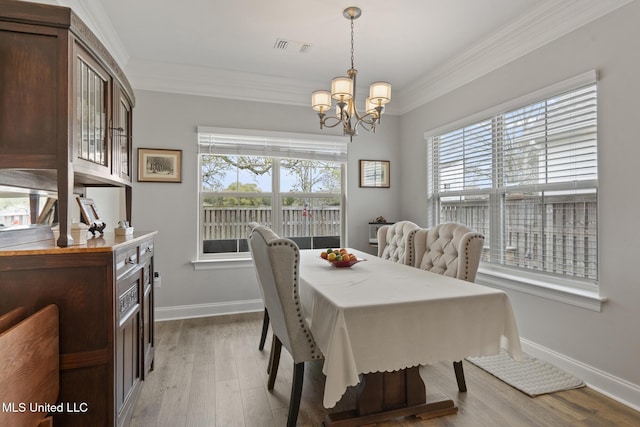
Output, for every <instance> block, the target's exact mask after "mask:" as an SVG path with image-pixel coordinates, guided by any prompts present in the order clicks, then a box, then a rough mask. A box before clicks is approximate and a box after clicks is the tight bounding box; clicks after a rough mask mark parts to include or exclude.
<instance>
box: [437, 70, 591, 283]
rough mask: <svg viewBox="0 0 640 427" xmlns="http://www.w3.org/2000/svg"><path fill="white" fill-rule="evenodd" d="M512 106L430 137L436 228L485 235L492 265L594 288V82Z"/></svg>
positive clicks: (487, 258) (487, 259) (485, 257)
mask: <svg viewBox="0 0 640 427" xmlns="http://www.w3.org/2000/svg"><path fill="white" fill-rule="evenodd" d="M593 76H594V77H595V74H593ZM510 107H512V108H510V109H504V110H502V111H499V110H498V111H496V110H492V111H491V115H488V116H485V117H486V118H485V119H483V120H477V121H474V122H472V123H471V124H468V125H465V126H461V127H458V128H454V129H453V130H449V131H446V132H443V133H438V134H432V135H431V136H429V137H428V138H427V142H428V153H429V159H428V169H429V184H430V185H429V198H428V200H429V204H430V206H429V213H430V222H431V223H432V224H435V223H438V222H445V221H458V222H462V223H466V224H467V225H469V226H471V227H473V228H475V229H477V230H478V231H480V232H482V233H484V234H485V237H486V245H485V246H486V248H485V253H484V254H483V261H485V262H488V263H491V264H496V265H500V266H505V267H508V268H514V269H525V270H529V271H533V272H536V273H544V274H552V275H558V276H563V277H567V278H571V279H572V280H575V279H578V280H580V281H585V282H588V283H595V281H596V280H597V277H598V269H597V266H598V262H597V256H598V248H597V188H598V167H597V86H596V83H595V79H593V81H591V82H581V84H580V85H579V86H578V87H572V88H571V89H565V90H563V91H559V92H557V93H554V94H552V95H547V96H546V97H545V98H542V99H539V100H531V101H530V102H528V103H526V104H520V105H519V106H517V107H513V105H510Z"/></svg>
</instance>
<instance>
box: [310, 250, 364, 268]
mask: <svg viewBox="0 0 640 427" xmlns="http://www.w3.org/2000/svg"><path fill="white" fill-rule="evenodd" d="M320 258H322V259H325V260H327V261H328V262H330V263H331V265H333V266H334V267H339V268H340V267H351V266H352V265H353V264H357V263H359V262H360V261H364V260H363V259H358V257H357V256H355V255H354V254H352V253H349V251H347V250H346V249H344V248H342V249H331V248H329V249H327V250H324V251H322V253H320Z"/></svg>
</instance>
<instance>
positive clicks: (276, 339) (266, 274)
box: [249, 226, 323, 427]
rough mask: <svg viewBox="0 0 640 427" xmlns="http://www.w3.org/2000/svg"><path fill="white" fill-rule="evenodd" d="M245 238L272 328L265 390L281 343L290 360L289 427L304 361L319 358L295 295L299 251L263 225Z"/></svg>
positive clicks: (292, 422) (275, 369) (271, 383)
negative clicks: (292, 367) (289, 355)
mask: <svg viewBox="0 0 640 427" xmlns="http://www.w3.org/2000/svg"><path fill="white" fill-rule="evenodd" d="M249 239H250V243H249V245H250V246H251V247H252V255H253V259H254V262H255V265H256V270H257V273H258V279H259V280H258V281H259V283H260V285H261V286H262V292H263V294H264V302H265V306H266V309H267V311H268V312H269V319H270V321H271V329H272V331H273V343H272V347H271V360H270V362H269V364H270V368H269V380H268V381H267V389H268V390H273V386H274V384H275V380H276V375H277V373H278V365H279V363H280V351H281V348H282V346H284V348H285V349H287V351H288V352H289V353H290V354H291V357H292V358H293V362H294V370H293V381H292V386H291V401H290V403H289V414H288V418H287V427H293V426H295V425H296V421H297V419H298V411H299V409H300V398H301V395H302V381H303V378H304V364H305V362H307V361H310V360H314V359H322V358H323V356H322V353H321V352H320V350H319V349H318V347H317V346H316V343H315V341H314V339H313V336H312V335H311V331H310V330H309V326H308V325H307V321H306V320H305V317H304V314H303V312H302V305H301V302H300V297H299V294H298V279H299V267H300V252H299V249H298V246H297V245H296V244H295V242H294V241H292V240H291V239H287V238H281V237H278V235H277V234H276V233H274V232H273V231H272V230H271V229H269V228H267V227H264V226H258V227H255V228H254V229H253V230H252V231H251V234H250V236H249Z"/></svg>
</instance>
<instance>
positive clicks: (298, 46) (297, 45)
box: [273, 38, 311, 53]
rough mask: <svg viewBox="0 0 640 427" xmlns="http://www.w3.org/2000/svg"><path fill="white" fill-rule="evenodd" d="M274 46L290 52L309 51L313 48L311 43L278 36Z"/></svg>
mask: <svg viewBox="0 0 640 427" xmlns="http://www.w3.org/2000/svg"><path fill="white" fill-rule="evenodd" d="M273 48H274V49H276V50H282V51H284V52H289V53H307V52H309V50H311V44H310V43H303V42H298V41H295V40H287V39H280V38H278V39H276V42H275V44H274V45H273Z"/></svg>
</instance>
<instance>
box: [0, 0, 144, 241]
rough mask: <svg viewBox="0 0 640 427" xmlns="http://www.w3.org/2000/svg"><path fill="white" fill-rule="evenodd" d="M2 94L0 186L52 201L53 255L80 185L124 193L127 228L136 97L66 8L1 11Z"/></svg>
mask: <svg viewBox="0 0 640 427" xmlns="http://www.w3.org/2000/svg"><path fill="white" fill-rule="evenodd" d="M0 93H2V97H0V184H3V185H10V186H16V187H27V188H37V189H40V190H49V191H55V192H57V195H58V217H59V220H60V224H59V225H60V237H59V238H58V246H61V247H66V246H69V245H71V244H73V239H72V237H71V234H70V224H71V222H72V212H71V206H72V205H74V204H75V195H76V194H78V193H80V194H81V193H82V192H83V187H84V186H120V187H124V188H125V190H126V191H125V199H126V200H125V204H126V216H127V218H126V220H128V221H129V222H130V223H131V222H132V221H131V175H132V162H131V155H132V153H131V150H132V148H131V132H132V126H133V122H132V109H133V106H134V102H135V98H134V94H133V90H132V89H131V86H130V84H129V81H128V80H127V78H126V76H125V75H124V73H123V72H122V70H121V69H120V67H119V66H118V65H117V63H116V62H115V60H114V59H113V58H112V57H111V55H110V54H109V52H108V51H107V50H106V48H105V47H104V46H103V45H102V43H100V41H99V40H98V39H97V38H96V37H95V35H93V33H92V32H91V31H90V30H89V28H88V27H87V26H86V25H85V24H84V23H83V22H82V21H81V20H80V19H79V18H78V17H77V16H76V15H75V14H74V13H73V11H72V10H71V9H69V8H65V7H58V6H51V5H43V4H37V3H30V2H23V1H12V0H3V1H2V2H1V3H0ZM74 193H75V194H74ZM112 225H113V224H112Z"/></svg>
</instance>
